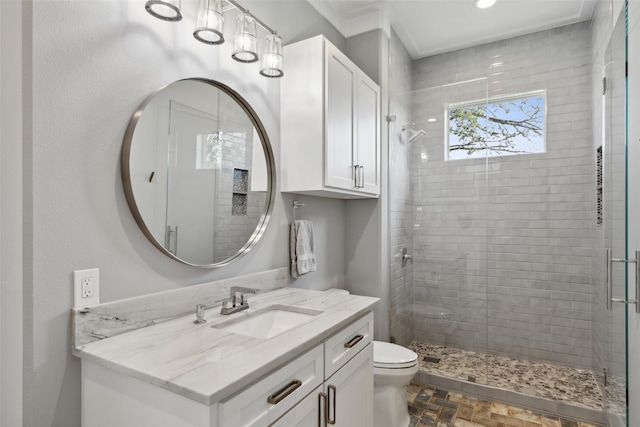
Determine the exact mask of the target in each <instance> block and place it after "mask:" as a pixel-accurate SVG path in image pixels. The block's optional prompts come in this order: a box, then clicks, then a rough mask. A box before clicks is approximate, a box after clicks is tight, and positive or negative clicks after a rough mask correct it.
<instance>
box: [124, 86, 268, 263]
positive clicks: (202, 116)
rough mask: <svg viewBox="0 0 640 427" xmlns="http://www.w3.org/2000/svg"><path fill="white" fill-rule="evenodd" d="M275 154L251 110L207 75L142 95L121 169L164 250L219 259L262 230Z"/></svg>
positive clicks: (179, 256) (148, 229) (141, 216)
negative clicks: (143, 101) (148, 95)
mask: <svg viewBox="0 0 640 427" xmlns="http://www.w3.org/2000/svg"><path fill="white" fill-rule="evenodd" d="M273 170H274V169H273V154H272V151H271V146H270V144H269V141H268V138H267V135H266V132H265V131H264V128H263V126H262V124H261V123H260V121H259V119H258V117H257V116H256V114H255V112H254V111H253V110H252V109H251V107H250V106H249V105H248V104H247V103H246V101H245V100H244V99H242V98H241V97H240V96H239V95H238V94H237V93H236V92H234V91H233V90H231V89H230V88H228V87H226V86H224V85H222V84H220V83H217V82H214V81H210V80H203V79H188V80H180V81H177V82H175V83H172V84H170V85H169V86H167V87H165V88H163V89H161V90H160V91H158V92H156V93H155V94H154V95H152V96H151V97H149V98H148V99H147V100H146V101H145V103H144V104H143V105H142V106H141V107H140V109H139V110H138V111H137V112H136V114H135V115H134V117H133V119H132V120H131V123H130V124H129V128H128V129H127V134H126V136H125V142H124V145H123V156H122V173H123V181H124V186H125V193H126V195H127V201H128V202H129V206H130V207H131V210H132V212H133V214H134V216H135V217H136V220H137V222H138V224H139V225H140V227H141V229H142V231H143V232H144V233H145V235H147V237H148V238H149V239H150V240H151V242H152V243H153V244H154V245H155V246H156V247H158V248H159V249H160V250H161V251H162V252H164V253H165V254H166V255H168V256H170V257H172V258H174V259H176V260H179V261H181V262H184V263H186V264H190V265H194V266H201V267H218V266H222V265H226V264H228V263H229V262H230V261H231V260H234V259H236V258H237V257H239V256H241V255H242V254H244V253H246V252H247V251H248V250H249V249H250V248H251V247H252V246H253V245H254V244H255V243H256V242H257V241H258V239H259V238H260V237H261V235H262V233H263V232H264V228H265V227H266V225H267V222H268V219H269V215H270V212H271V208H272V205H273V194H274V191H273V188H274V184H275V183H274V179H273V178H274V177H273Z"/></svg>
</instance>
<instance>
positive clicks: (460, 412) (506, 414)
mask: <svg viewBox="0 0 640 427" xmlns="http://www.w3.org/2000/svg"><path fill="white" fill-rule="evenodd" d="M407 401H408V403H409V414H410V415H411V424H409V427H595V426H594V425H592V424H587V423H583V422H578V421H572V420H567V419H563V418H559V417H556V416H553V415H548V414H544V413H541V412H536V411H531V410H528V409H520V408H516V407H513V406H507V405H504V404H501V403H496V402H490V401H487V400H482V399H477V398H474V397H468V396H463V395H461V394H458V393H454V392H449V391H447V390H442V389H434V388H430V387H425V386H419V385H415V384H410V385H409V386H408V387H407Z"/></svg>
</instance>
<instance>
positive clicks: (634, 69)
mask: <svg viewBox="0 0 640 427" xmlns="http://www.w3.org/2000/svg"><path fill="white" fill-rule="evenodd" d="M628 13H629V15H628V22H629V27H628V28H629V30H628V31H629V42H628V43H629V44H628V55H629V56H628V64H629V75H628V102H629V104H628V108H629V109H628V118H629V119H628V124H629V128H628V156H629V157H628V162H629V163H628V165H629V168H628V173H629V177H628V182H629V189H628V198H629V199H628V201H629V205H628V218H629V232H628V233H629V251H630V252H631V254H628V256H633V252H634V251H636V250H640V121H639V120H638V117H639V116H640V54H639V52H640V2H638V1H631V2H629V12H628ZM633 278H634V276H633V274H630V277H629V279H630V280H629V282H630V287H631V288H632V287H633V285H632V284H633ZM629 297H630V298H635V299H636V300H637V299H638V298H640V295H635V297H634V291H633V289H632V290H630V295H629ZM631 307H633V306H631ZM628 325H629V330H628V333H629V338H628V339H629V347H628V348H629V353H628V358H629V365H628V366H629V402H630V405H629V426H631V427H637V426H640V404H639V402H640V314H636V313H635V312H634V310H633V309H630V310H629V319H628Z"/></svg>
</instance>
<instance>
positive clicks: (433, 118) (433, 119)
mask: <svg viewBox="0 0 640 427" xmlns="http://www.w3.org/2000/svg"><path fill="white" fill-rule="evenodd" d="M427 121H428V122H429V123H433V122H437V121H438V120H437V119H436V118H435V117H431V118H429V119H427Z"/></svg>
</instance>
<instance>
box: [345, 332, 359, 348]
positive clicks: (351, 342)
mask: <svg viewBox="0 0 640 427" xmlns="http://www.w3.org/2000/svg"><path fill="white" fill-rule="evenodd" d="M363 338H364V335H359V334H358V335H356V336H355V337H353V338H351V339H350V340H349V341H348V342H346V343H344V346H345V347H346V348H352V347H353V346H355V345H356V344H358V343H359V342H360V341H362V339H363Z"/></svg>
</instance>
